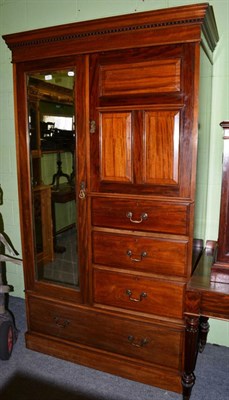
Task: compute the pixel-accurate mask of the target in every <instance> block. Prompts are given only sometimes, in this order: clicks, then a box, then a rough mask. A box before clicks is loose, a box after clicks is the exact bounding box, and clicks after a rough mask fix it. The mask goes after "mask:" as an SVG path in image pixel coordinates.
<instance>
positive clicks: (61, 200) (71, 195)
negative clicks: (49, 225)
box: [51, 184, 76, 253]
mask: <svg viewBox="0 0 229 400" xmlns="http://www.w3.org/2000/svg"><path fill="white" fill-rule="evenodd" d="M51 199H52V221H53V244H54V251H55V252H57V253H62V252H64V251H65V247H64V246H60V245H57V230H56V207H55V205H56V204H65V203H68V202H69V201H75V199H76V194H75V188H74V187H72V186H71V185H69V184H60V185H58V188H53V189H52V191H51ZM72 227H73V226H72V225H70V226H66V227H65V228H64V229H65V230H66V229H69V228H72Z"/></svg>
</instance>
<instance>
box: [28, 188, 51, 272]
mask: <svg viewBox="0 0 229 400" xmlns="http://www.w3.org/2000/svg"><path fill="white" fill-rule="evenodd" d="M33 202H34V218H35V221H36V223H35V227H36V230H37V232H36V251H37V264H38V267H39V265H45V264H47V263H49V262H51V261H53V259H54V253H53V224H52V211H51V210H52V207H51V188H50V186H47V185H39V186H36V187H34V188H33Z"/></svg>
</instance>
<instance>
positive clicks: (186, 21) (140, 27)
mask: <svg viewBox="0 0 229 400" xmlns="http://www.w3.org/2000/svg"><path fill="white" fill-rule="evenodd" d="M202 22H203V19H202V18H192V19H184V20H180V21H167V22H158V23H152V24H143V25H141V24H140V25H133V26H122V27H118V28H108V29H101V30H93V31H88V32H79V33H78V32H76V33H71V34H66V35H60V36H53V37H45V38H38V39H35V40H30V39H28V40H22V41H20V42H15V43H12V44H11V45H10V49H11V50H13V49H15V48H17V47H23V46H38V45H40V44H52V43H56V42H62V41H68V40H77V39H84V38H90V37H92V36H105V35H110V34H115V33H125V32H132V31H134V32H135V31H140V30H146V29H157V28H161V27H170V26H177V25H184V24H185V25H187V24H188V25H189V24H201V23H202Z"/></svg>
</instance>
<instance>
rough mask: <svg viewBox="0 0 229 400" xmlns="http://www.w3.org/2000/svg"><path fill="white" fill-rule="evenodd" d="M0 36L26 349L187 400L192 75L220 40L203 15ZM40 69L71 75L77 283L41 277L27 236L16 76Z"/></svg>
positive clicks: (202, 7)
mask: <svg viewBox="0 0 229 400" xmlns="http://www.w3.org/2000/svg"><path fill="white" fill-rule="evenodd" d="M4 39H5V41H6V43H7V45H8V46H9V48H10V49H11V51H12V61H13V64H14V74H15V96H16V98H15V104H16V126H17V127H18V129H17V132H16V137H17V143H18V163H19V188H20V205H21V225H22V232H23V237H24V238H25V237H26V238H29V240H28V241H25V240H24V241H23V258H24V275H25V286H26V302H27V320H28V331H27V333H26V345H27V347H28V348H30V349H33V350H36V351H41V352H44V353H47V354H50V355H53V356H56V357H60V358H64V359H67V360H70V361H73V362H77V363H80V364H83V365H86V366H88V367H91V368H97V369H100V370H102V371H106V372H109V373H113V374H117V375H120V376H122V377H124V378H128V379H133V380H137V381H139V382H142V383H146V384H150V385H156V386H159V387H160V388H163V389H165V390H169V391H175V392H178V393H182V392H183V399H185V400H186V399H189V397H190V394H191V389H192V386H193V384H194V380H193V379H190V374H189V371H186V370H185V368H186V367H187V364H186V360H185V357H186V355H185V354H187V352H186V353H185V327H186V321H185V315H184V311H185V299H186V286H187V283H188V282H189V280H190V277H191V276H192V273H193V260H192V258H193V248H194V246H193V243H194V224H195V214H194V211H195V192H196V165H197V156H198V154H197V140H198V112H199V101H198V98H199V87H200V86H201V85H200V84H201V80H202V77H203V74H202V72H203V71H202V70H201V74H200V69H201V68H202V67H206V66H207V67H208V71H207V74H208V78H209V77H210V76H211V74H209V71H211V67H212V53H213V51H214V49H215V46H216V43H217V41H218V33H217V28H216V23H215V19H214V13H213V9H212V7H211V6H209V5H208V4H207V3H203V4H198V5H190V6H184V7H174V8H169V9H162V10H156V11H149V12H143V13H134V14H129V15H123V16H116V17H112V18H104V19H100V20H93V21H86V22H79V23H73V24H67V25H63V26H58V27H51V28H46V29H38V30H35V31H29V32H23V33H16V34H12V35H5V36H4ZM47 70H48V71H49V72H50V71H58V70H62V71H63V70H65V71H69V70H74V72H75V85H74V96H73V98H74V107H75V118H76V126H77V140H76V147H75V168H74V170H75V176H76V179H75V182H76V184H75V190H76V197H77V199H78V201H76V213H77V233H78V236H77V245H78V268H79V286H74V285H63V284H62V285H58V284H52V282H49V281H45V280H44V279H39V277H38V276H37V273H36V255H35V254H34V252H33V242H32V235H30V233H31V230H32V227H33V219H32V207H31V201H30V179H31V174H30V169H29V167H28V166H29V163H28V162H26V160H27V161H28V159H29V157H30V150H29V148H28V138H27V137H26V132H27V130H28V127H27V120H26V117H25V116H26V114H27V101H26V96H27V93H26V90H25V88H26V83H25V78H26V76H27V75H28V74H29V75H31V74H32V73H33V74H35V75H36V73H39V72H40V71H47ZM210 100H211V99H210V96H209V98H208V102H210ZM209 104H210V103H209ZM204 107H205V109H206V107H207V104H206V103H205V105H204ZM204 133H205V134H206V136H207V135H208V129H207V128H206V127H205V129H204ZM200 239H202V238H201V237H200ZM188 344H189V342H186V347H187V346H188ZM190 345H191V343H190ZM191 378H192V376H191Z"/></svg>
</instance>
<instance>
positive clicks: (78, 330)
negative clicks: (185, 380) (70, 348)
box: [28, 297, 184, 371]
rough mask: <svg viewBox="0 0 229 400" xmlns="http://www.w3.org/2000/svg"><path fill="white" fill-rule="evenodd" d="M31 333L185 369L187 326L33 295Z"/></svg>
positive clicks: (30, 308)
mask: <svg viewBox="0 0 229 400" xmlns="http://www.w3.org/2000/svg"><path fill="white" fill-rule="evenodd" d="M28 309H29V332H30V333H31V332H36V333H39V334H44V335H49V336H53V337H59V338H63V339H66V340H68V341H72V342H74V343H78V344H81V345H86V346H90V347H92V348H95V349H101V350H105V351H108V352H110V353H115V354H119V355H120V356H121V355H123V356H128V357H131V358H133V363H134V362H135V360H142V361H144V362H149V363H152V364H156V365H161V366H163V367H169V368H172V369H175V370H179V371H181V368H182V366H181V359H182V352H183V339H184V328H183V326H182V325H176V324H170V325H169V324H167V325H166V324H160V323H159V322H158V323H156V322H154V323H150V322H148V321H140V320H137V319H133V318H128V317H126V316H125V317H124V316H119V315H118V316H117V315H115V314H109V313H107V312H104V311H102V310H101V311H96V310H93V309H92V308H84V307H76V308H73V307H68V306H66V305H61V304H56V303H54V302H52V301H47V300H44V299H39V298H35V297H30V298H29V302H28Z"/></svg>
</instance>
